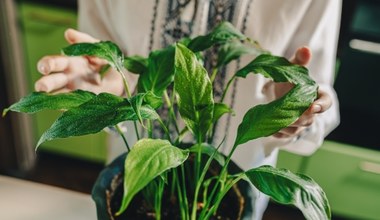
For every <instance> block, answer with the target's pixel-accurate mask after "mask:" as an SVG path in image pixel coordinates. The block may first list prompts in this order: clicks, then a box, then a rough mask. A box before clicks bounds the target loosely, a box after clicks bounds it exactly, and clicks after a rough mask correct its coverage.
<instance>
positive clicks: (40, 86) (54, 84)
mask: <svg viewBox="0 0 380 220" xmlns="http://www.w3.org/2000/svg"><path fill="white" fill-rule="evenodd" d="M68 82H69V80H68V78H67V76H66V74H64V73H55V74H51V75H47V76H44V77H42V78H41V79H39V80H38V81H37V82H36V83H35V84H34V89H35V90H36V91H38V92H40V91H43V92H51V91H54V90H58V89H61V88H63V87H64V86H66V85H67V83H68Z"/></svg>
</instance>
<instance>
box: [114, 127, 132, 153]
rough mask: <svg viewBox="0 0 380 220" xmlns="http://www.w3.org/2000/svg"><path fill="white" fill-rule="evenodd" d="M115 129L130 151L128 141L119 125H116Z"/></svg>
mask: <svg viewBox="0 0 380 220" xmlns="http://www.w3.org/2000/svg"><path fill="white" fill-rule="evenodd" d="M115 128H116V131H117V133H119V135H120V136H121V137H122V138H123V141H124V144H125V146H126V147H127V149H128V151H130V150H131V149H130V148H129V144H128V141H127V139H126V138H125V136H124V133H123V132H122V131H121V129H120V127H119V125H115Z"/></svg>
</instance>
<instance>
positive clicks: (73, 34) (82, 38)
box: [65, 28, 99, 44]
mask: <svg viewBox="0 0 380 220" xmlns="http://www.w3.org/2000/svg"><path fill="white" fill-rule="evenodd" d="M65 39H66V40H67V42H69V43H70V44H74V43H84V42H87V43H95V42H99V40H98V39H96V38H94V37H92V36H90V35H88V34H86V33H83V32H80V31H77V30H74V29H71V28H69V29H67V30H66V31H65Z"/></svg>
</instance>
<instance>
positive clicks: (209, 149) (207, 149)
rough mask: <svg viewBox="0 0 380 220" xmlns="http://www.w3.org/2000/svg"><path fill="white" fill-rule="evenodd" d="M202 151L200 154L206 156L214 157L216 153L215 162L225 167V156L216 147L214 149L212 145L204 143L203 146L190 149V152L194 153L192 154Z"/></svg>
mask: <svg viewBox="0 0 380 220" xmlns="http://www.w3.org/2000/svg"><path fill="white" fill-rule="evenodd" d="M199 150H200V152H201V153H202V154H206V155H208V156H210V157H211V156H212V155H213V153H214V152H215V151H216V154H215V156H214V158H213V159H214V160H216V161H217V162H218V163H219V164H220V166H224V163H225V161H226V160H225V157H224V156H223V154H221V153H220V152H219V151H218V150H217V149H216V148H215V147H213V146H212V145H210V144H207V143H202V144H195V145H193V146H192V147H190V148H189V151H190V152H192V153H198V152H199Z"/></svg>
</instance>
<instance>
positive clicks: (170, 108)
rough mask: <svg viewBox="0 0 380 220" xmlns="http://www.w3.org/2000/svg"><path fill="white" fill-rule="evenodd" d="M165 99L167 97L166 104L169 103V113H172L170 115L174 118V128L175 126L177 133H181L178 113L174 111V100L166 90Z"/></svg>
mask: <svg viewBox="0 0 380 220" xmlns="http://www.w3.org/2000/svg"><path fill="white" fill-rule="evenodd" d="M173 97H174V96H173ZM164 99H165V102H166V104H167V105H168V108H169V114H170V116H171V118H172V120H173V124H174V128H175V130H176V132H177V134H178V135H179V134H180V131H179V128H178V124H177V120H176V119H177V117H176V115H175V113H174V109H173V102H172V101H171V100H170V98H169V95H168V92H167V91H166V90H165V91H164Z"/></svg>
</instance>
